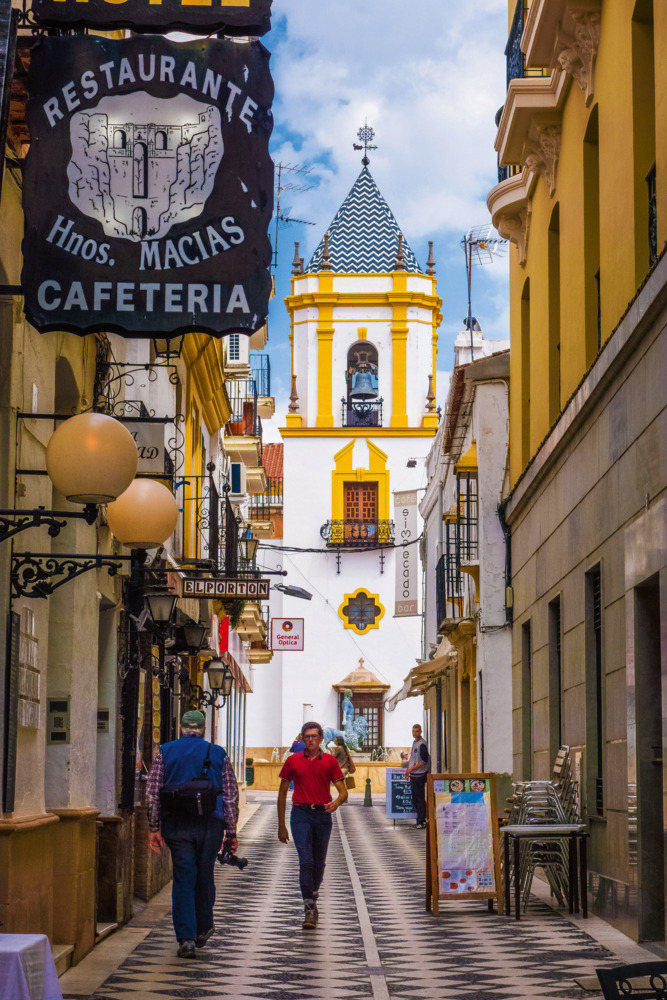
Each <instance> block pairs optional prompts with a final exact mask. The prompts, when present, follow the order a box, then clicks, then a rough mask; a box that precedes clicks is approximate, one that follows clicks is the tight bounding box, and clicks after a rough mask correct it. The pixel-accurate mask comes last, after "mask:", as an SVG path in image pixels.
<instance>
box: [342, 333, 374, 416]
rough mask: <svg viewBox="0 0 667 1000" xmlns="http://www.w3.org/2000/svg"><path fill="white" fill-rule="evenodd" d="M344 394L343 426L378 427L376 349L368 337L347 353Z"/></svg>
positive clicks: (354, 345)
mask: <svg viewBox="0 0 667 1000" xmlns="http://www.w3.org/2000/svg"><path fill="white" fill-rule="evenodd" d="M345 383H346V394H345V398H344V399H343V426H345V427H381V426H382V400H381V399H380V398H379V397H378V352H377V347H375V345H374V344H371V343H370V342H369V341H368V340H360V341H358V342H357V343H356V344H353V345H352V347H351V348H350V349H349V351H348V352H347V367H346V369H345Z"/></svg>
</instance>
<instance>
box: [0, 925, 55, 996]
mask: <svg viewBox="0 0 667 1000" xmlns="http://www.w3.org/2000/svg"><path fill="white" fill-rule="evenodd" d="M0 1000H63V995H62V992H61V989H60V986H59V985H58V974H57V972H56V967H55V964H54V961H53V955H52V954H51V948H50V947H49V939H48V938H47V936H46V934H1V933H0Z"/></svg>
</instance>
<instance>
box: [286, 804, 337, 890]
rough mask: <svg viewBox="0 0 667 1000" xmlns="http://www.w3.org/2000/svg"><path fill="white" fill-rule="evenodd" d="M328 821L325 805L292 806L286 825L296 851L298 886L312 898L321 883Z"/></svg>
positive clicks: (329, 822) (329, 818)
mask: <svg viewBox="0 0 667 1000" xmlns="http://www.w3.org/2000/svg"><path fill="white" fill-rule="evenodd" d="M332 824H333V816H332V815H331V813H328V812H327V811H326V810H325V809H302V808H300V807H299V806H294V805H293V806H292V814H291V816H290V827H291V830H292V839H293V841H294V846H295V847H296V850H297V854H298V855H299V886H300V888H301V895H302V896H303V898H304V899H312V898H313V893H315V892H317V891H318V889H319V887H320V886H321V885H322V879H323V878H324V866H325V864H326V860H327V848H328V847H329V838H330V837H331V827H332Z"/></svg>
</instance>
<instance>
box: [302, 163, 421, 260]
mask: <svg viewBox="0 0 667 1000" xmlns="http://www.w3.org/2000/svg"><path fill="white" fill-rule="evenodd" d="M400 232H401V230H400V228H399V226H398V223H397V222H396V219H395V218H394V215H393V213H392V211H391V209H390V208H389V206H388V205H387V203H386V201H385V200H384V198H383V197H382V195H381V194H380V191H379V189H378V186H377V184H376V183H375V181H374V180H373V178H372V176H371V173H370V171H369V169H368V167H367V166H364V168H363V169H362V171H361V173H360V174H359V176H358V177H357V179H356V181H355V183H354V186H353V187H352V190H351V191H350V193H349V194H348V196H347V198H346V199H345V201H344V202H343V204H342V205H341V207H340V208H339V210H338V212H337V214H336V217H335V218H334V220H333V222H332V223H331V225H330V226H329V229H328V234H329V263H330V265H331V270H332V271H337V272H338V273H347V274H374V273H378V272H380V273H383V272H390V271H394V270H396V254H397V252H398V236H399V233H400ZM323 252H324V237H322V240H321V242H320V245H319V246H318V248H317V250H316V251H315V253H314V254H313V256H312V258H311V261H310V263H309V264H308V267H307V268H306V271H311V272H315V271H320V270H321V269H322V254H323ZM403 263H404V265H405V270H406V271H413V272H416V273H417V274H423V273H424V272H423V271H422V269H421V267H420V266H419V263H418V262H417V258H416V257H415V255H414V253H413V252H412V250H411V249H410V246H409V245H408V243H407V241H406V239H405V237H403Z"/></svg>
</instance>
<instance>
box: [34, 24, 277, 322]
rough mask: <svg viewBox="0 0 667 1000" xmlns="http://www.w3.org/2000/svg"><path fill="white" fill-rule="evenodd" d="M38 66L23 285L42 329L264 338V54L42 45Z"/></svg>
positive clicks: (267, 179) (92, 39)
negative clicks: (255, 335) (257, 335)
mask: <svg viewBox="0 0 667 1000" xmlns="http://www.w3.org/2000/svg"><path fill="white" fill-rule="evenodd" d="M31 52H32V54H31V64H30V71H29V76H28V91H29V95H30V98H29V102H28V109H27V121H28V126H29V129H30V135H31V144H30V151H29V153H28V156H27V158H26V167H25V174H24V186H23V207H24V212H25V235H24V239H23V261H24V263H23V272H22V276H21V284H22V287H23V292H24V300H25V312H26V315H27V317H28V319H29V320H30V322H31V323H32V324H33V326H35V327H36V328H37V329H38V330H40V331H41V332H47V331H50V330H67V331H69V332H71V333H77V334H81V335H84V334H88V333H94V332H98V331H110V332H113V333H118V334H120V335H121V336H127V337H132V338H135V337H155V336H160V335H162V336H167V337H173V336H177V335H180V334H184V333H188V332H191V331H200V332H202V333H208V334H211V335H212V336H216V337H221V336H224V335H225V334H228V333H245V334H248V335H250V334H252V333H254V332H255V331H256V330H258V329H259V328H260V327H261V326H263V325H264V323H265V320H266V315H267V312H268V301H269V294H270V291H271V278H270V275H269V270H268V268H269V265H270V263H271V246H270V243H269V238H268V225H269V221H270V218H271V213H272V209H273V164H272V162H271V159H270V157H269V152H268V143H269V137H270V135H271V129H272V124H273V123H272V117H271V102H272V98H273V82H272V80H271V75H270V72H269V53H268V52H267V50H266V49H265V48H264V46H263V45H262V43H261V42H258V41H254V42H236V41H233V40H231V39H220V40H214V41H208V40H206V41H205V40H199V41H194V42H185V43H175V42H170V41H168V40H167V39H165V38H162V37H160V36H158V35H137V36H135V37H132V38H126V39H121V40H116V39H110V38H103V37H96V36H93V35H77V36H75V37H68V38H62V37H46V36H43V37H42V38H41V40H40V41H39V42H38V43H37V44H36V45H35V47H34V48H33V49H32V50H31Z"/></svg>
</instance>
